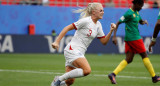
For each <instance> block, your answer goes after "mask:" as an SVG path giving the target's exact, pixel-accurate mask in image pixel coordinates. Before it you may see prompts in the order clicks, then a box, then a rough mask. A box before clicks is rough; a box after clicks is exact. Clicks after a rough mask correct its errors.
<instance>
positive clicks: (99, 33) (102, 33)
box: [97, 22, 105, 39]
mask: <svg viewBox="0 0 160 86" xmlns="http://www.w3.org/2000/svg"><path fill="white" fill-rule="evenodd" d="M97 38H98V39H100V38H105V34H104V32H103V29H102V25H101V23H100V22H99V27H98V34H97Z"/></svg>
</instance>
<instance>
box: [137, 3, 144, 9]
mask: <svg viewBox="0 0 160 86" xmlns="http://www.w3.org/2000/svg"><path fill="white" fill-rule="evenodd" d="M143 5H144V4H136V6H135V7H136V10H137V11H140V10H141V9H142V7H143Z"/></svg>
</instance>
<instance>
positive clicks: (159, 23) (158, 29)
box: [149, 8, 160, 52]
mask: <svg viewBox="0 0 160 86" xmlns="http://www.w3.org/2000/svg"><path fill="white" fill-rule="evenodd" d="M159 31H160V8H159V15H158V20H157V23H156V25H155V28H154V32H153V36H152V41H151V43H150V44H149V52H152V49H151V47H152V46H154V45H155V44H156V38H157V35H158V33H159Z"/></svg>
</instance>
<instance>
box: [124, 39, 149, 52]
mask: <svg viewBox="0 0 160 86" xmlns="http://www.w3.org/2000/svg"><path fill="white" fill-rule="evenodd" d="M127 52H132V53H143V52H146V49H145V46H144V43H143V40H142V39H139V40H135V41H125V53H127Z"/></svg>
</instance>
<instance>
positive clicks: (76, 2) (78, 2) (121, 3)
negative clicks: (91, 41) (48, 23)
mask: <svg viewBox="0 0 160 86" xmlns="http://www.w3.org/2000/svg"><path fill="white" fill-rule="evenodd" d="M46 1H47V2H48V3H47V4H45V5H44V4H43V0H0V4H2V5H18V4H22V2H27V3H26V5H28V4H29V5H44V6H67V7H69V6H72V7H76V6H81V7H83V6H86V5H87V4H88V3H90V2H100V3H102V5H103V6H104V7H108V6H106V3H107V4H109V3H110V2H113V3H114V6H115V7H116V8H120V7H121V8H128V7H131V4H132V0H45V2H46ZM144 1H145V4H147V5H148V6H147V7H148V8H152V7H153V5H154V3H155V2H156V3H158V4H159V3H160V0H144ZM35 3H37V4H35ZM23 4H25V3H23ZM159 5H160V4H159Z"/></svg>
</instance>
